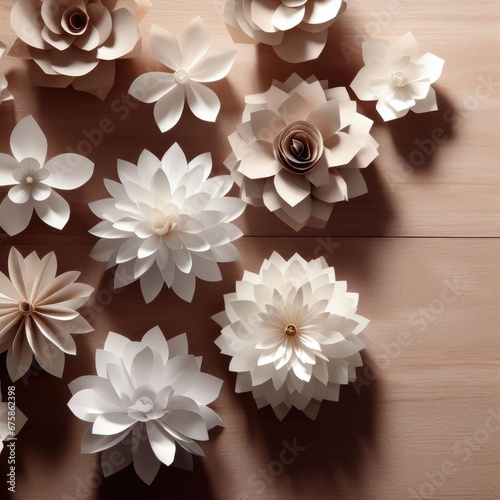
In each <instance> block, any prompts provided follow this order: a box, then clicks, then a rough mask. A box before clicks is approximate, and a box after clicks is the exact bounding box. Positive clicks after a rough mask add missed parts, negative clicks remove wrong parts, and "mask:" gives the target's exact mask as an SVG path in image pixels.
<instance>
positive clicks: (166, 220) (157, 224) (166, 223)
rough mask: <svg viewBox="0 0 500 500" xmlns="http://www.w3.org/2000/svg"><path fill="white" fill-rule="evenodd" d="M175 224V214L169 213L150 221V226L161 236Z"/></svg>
mask: <svg viewBox="0 0 500 500" xmlns="http://www.w3.org/2000/svg"><path fill="white" fill-rule="evenodd" d="M176 225H177V216H176V215H174V214H171V215H165V217H163V218H159V219H155V220H154V221H153V222H152V224H151V227H152V229H153V231H154V232H155V233H156V234H159V235H160V236H163V235H165V234H167V233H169V232H170V231H172V229H174V227H175V226H176Z"/></svg>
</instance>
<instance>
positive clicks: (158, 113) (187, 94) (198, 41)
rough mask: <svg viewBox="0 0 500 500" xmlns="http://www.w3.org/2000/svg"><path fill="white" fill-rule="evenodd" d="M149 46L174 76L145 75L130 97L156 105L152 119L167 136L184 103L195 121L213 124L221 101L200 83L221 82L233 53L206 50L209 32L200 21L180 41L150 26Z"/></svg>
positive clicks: (133, 88) (188, 28)
mask: <svg viewBox="0 0 500 500" xmlns="http://www.w3.org/2000/svg"><path fill="white" fill-rule="evenodd" d="M150 46H151V50H152V52H153V54H154V56H155V57H156V59H158V60H159V61H160V62H161V63H162V64H164V65H165V66H167V67H168V68H170V69H172V70H174V73H161V72H153V73H145V74H143V75H141V76H139V77H138V78H136V79H135V80H134V82H133V83H132V85H131V87H130V89H129V93H130V94H131V95H133V96H134V97H135V98H136V99H138V100H140V101H142V102H146V103H151V102H156V104H155V107H154V116H155V120H156V123H157V124H158V127H159V128H160V130H161V131H162V132H166V131H167V130H170V129H171V128H172V127H173V126H174V125H175V124H176V123H177V122H178V121H179V119H180V117H181V114H182V111H183V109H184V101H185V100H187V103H188V106H189V108H190V109H191V111H192V112H193V113H194V114H195V115H196V116H197V117H198V118H200V119H201V120H205V121H210V122H214V121H215V120H216V118H217V115H218V114H219V110H220V101H219V98H218V97H217V95H216V94H215V92H214V91H213V90H210V89H209V88H207V87H205V86H204V85H202V83H205V82H215V81H217V80H221V79H222V78H224V77H225V76H226V75H227V74H228V73H229V71H230V69H231V67H232V65H233V62H234V59H235V57H236V51H235V50H228V49H210V50H209V47H210V32H209V31H208V29H207V27H206V26H205V24H204V23H203V21H202V19H201V18H200V17H197V18H195V19H194V20H193V21H191V22H190V23H189V24H188V25H187V26H186V28H185V30H184V32H183V33H182V34H181V35H180V36H179V37H175V36H174V35H172V33H170V32H169V31H167V30H165V29H163V28H159V27H158V26H154V25H153V26H152V28H151V37H150Z"/></svg>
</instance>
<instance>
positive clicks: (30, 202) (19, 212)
mask: <svg viewBox="0 0 500 500" xmlns="http://www.w3.org/2000/svg"><path fill="white" fill-rule="evenodd" d="M10 147H11V149H12V153H13V154H14V156H13V157H12V156H9V155H6V154H3V153H0V186H12V187H11V188H10V189H9V192H8V194H7V196H6V197H5V198H4V199H3V201H2V203H1V204H0V226H1V227H2V228H3V229H4V231H5V232H6V233H7V234H9V235H11V236H12V235H14V234H17V233H20V232H21V231H23V230H24V229H26V227H27V226H28V224H29V222H30V220H31V216H32V214H33V209H34V210H35V212H36V213H37V214H38V216H39V217H40V218H41V219H42V220H43V221H44V222H45V223H46V224H48V225H49V226H52V227H55V228H57V229H62V228H63V227H64V226H65V225H66V223H67V222H68V219H69V214H70V208H69V205H68V202H67V201H66V200H65V199H64V198H63V197H62V196H61V195H60V194H58V193H56V191H54V189H64V190H69V189H76V188H78V187H80V186H82V185H83V184H85V183H86V182H87V181H88V180H89V179H90V178H91V177H92V173H93V171H94V164H93V163H92V162H91V161H90V160H89V159H87V158H85V157H84V156H81V155H78V154H72V153H63V154H60V155H58V156H55V157H54V158H51V159H50V160H49V161H47V163H45V159H46V156H47V139H46V138H45V135H44V133H43V132H42V130H41V128H40V127H39V126H38V124H37V123H36V121H35V119H34V118H33V117H32V116H27V117H26V118H23V119H22V120H21V121H20V122H19V123H18V124H17V125H16V126H15V127H14V130H13V131H12V135H11V136H10Z"/></svg>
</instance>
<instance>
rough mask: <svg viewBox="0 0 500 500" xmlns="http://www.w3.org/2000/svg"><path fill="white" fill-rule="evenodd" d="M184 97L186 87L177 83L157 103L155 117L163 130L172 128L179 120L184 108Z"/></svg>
mask: <svg viewBox="0 0 500 500" xmlns="http://www.w3.org/2000/svg"><path fill="white" fill-rule="evenodd" d="M184 99H185V92H184V88H183V87H181V86H180V85H177V86H176V87H174V88H173V89H172V90H171V91H170V92H169V93H168V94H166V95H164V96H163V97H161V98H160V99H159V100H158V102H157V103H156V104H155V107H154V117H155V120H156V123H157V124H158V127H159V129H160V130H161V131H162V132H166V131H167V130H170V129H171V128H172V127H174V126H175V124H176V123H177V122H178V121H179V119H180V117H181V115H182V110H183V109H184Z"/></svg>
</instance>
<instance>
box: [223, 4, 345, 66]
mask: <svg viewBox="0 0 500 500" xmlns="http://www.w3.org/2000/svg"><path fill="white" fill-rule="evenodd" d="M345 8H346V4H345V2H343V1H342V0H228V1H227V2H226V5H225V8H224V19H225V22H226V25H227V27H228V30H229V32H230V33H231V36H232V37H233V39H234V41H235V42H239V43H264V44H266V45H271V46H272V47H273V49H274V51H275V52H276V54H277V55H278V56H279V57H280V58H281V59H283V60H284V61H287V62H292V63H298V62H303V61H310V60H312V59H316V58H317V57H318V56H319V55H320V54H321V52H322V50H323V49H324V47H325V44H326V40H327V38H328V28H329V27H330V26H331V25H332V24H333V22H334V21H335V19H336V18H337V17H338V16H340V14H342V13H343V12H344V11H345Z"/></svg>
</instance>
